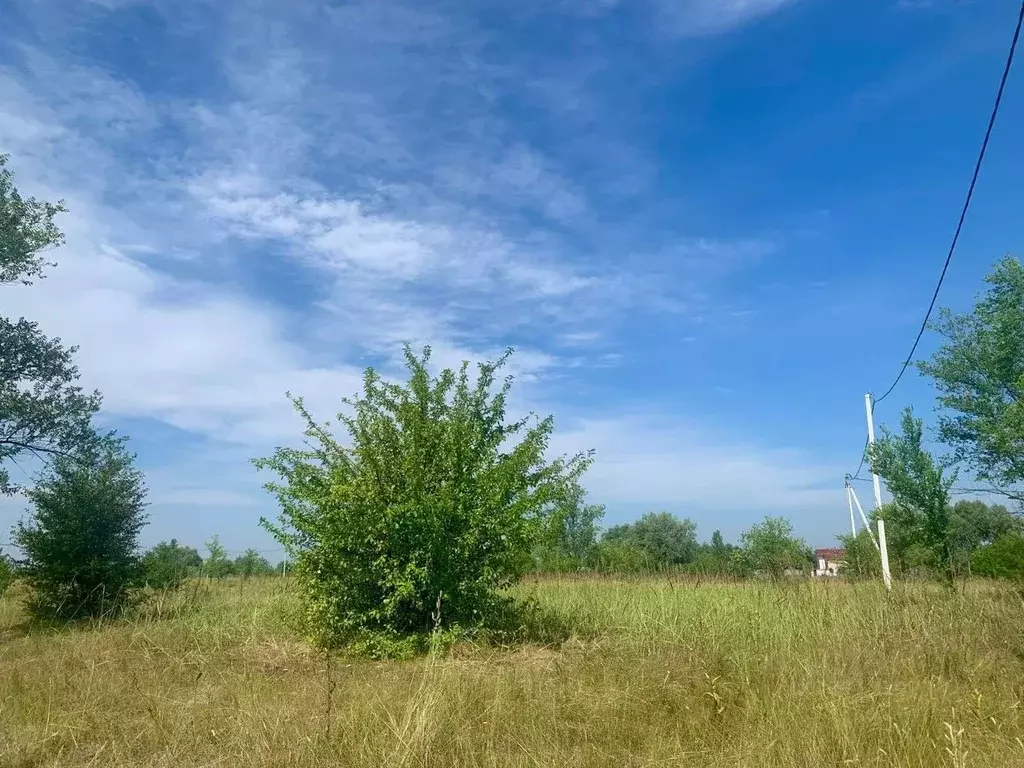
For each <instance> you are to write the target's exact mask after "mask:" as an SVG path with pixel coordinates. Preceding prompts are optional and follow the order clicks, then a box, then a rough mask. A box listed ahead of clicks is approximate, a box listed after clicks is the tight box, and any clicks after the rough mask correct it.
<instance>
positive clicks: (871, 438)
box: [864, 392, 892, 589]
mask: <svg viewBox="0 0 1024 768" xmlns="http://www.w3.org/2000/svg"><path fill="white" fill-rule="evenodd" d="M864 411H865V412H866V413H867V417H868V449H869V450H870V449H871V448H872V447H874V445H875V418H874V413H873V411H874V404H873V403H872V402H871V393H870V392H869V393H868V394H866V395H864ZM872 464H873V463H872ZM871 481H872V483H873V484H874V486H875V511H876V512H877V511H878V510H879V509H881V508H882V485H881V482H880V481H879V479H878V474H877V473H876V472H875V468H874V466H873V465H872V467H871ZM878 552H879V554H880V555H881V557H882V581H883V582H884V583H885V588H886V589H892V574H890V573H889V550H888V548H887V547H886V545H885V521H884V520H883V519H882V518H881V516H879V518H878Z"/></svg>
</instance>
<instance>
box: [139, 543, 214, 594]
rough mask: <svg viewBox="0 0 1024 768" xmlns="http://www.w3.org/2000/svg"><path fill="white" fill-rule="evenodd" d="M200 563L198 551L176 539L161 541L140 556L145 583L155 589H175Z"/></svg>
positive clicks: (201, 560) (197, 569) (201, 561)
mask: <svg viewBox="0 0 1024 768" xmlns="http://www.w3.org/2000/svg"><path fill="white" fill-rule="evenodd" d="M202 565H203V558H201V557H200V556H199V553H198V552H197V551H196V550H195V549H194V548H192V547H183V546H181V545H179V544H178V540H177V539H171V540H170V541H161V542H160V543H159V544H157V545H156V546H155V547H153V548H152V549H151V550H149V551H148V552H147V553H146V554H145V555H144V556H143V558H142V566H143V569H144V570H145V573H146V584H147V585H148V586H150V587H155V588H156V589H177V588H178V587H180V586H181V585H182V584H183V583H184V582H185V579H187V578H188V577H189V576H190V575H192V574H194V573H197V572H198V571H199V569H200V568H201V567H202Z"/></svg>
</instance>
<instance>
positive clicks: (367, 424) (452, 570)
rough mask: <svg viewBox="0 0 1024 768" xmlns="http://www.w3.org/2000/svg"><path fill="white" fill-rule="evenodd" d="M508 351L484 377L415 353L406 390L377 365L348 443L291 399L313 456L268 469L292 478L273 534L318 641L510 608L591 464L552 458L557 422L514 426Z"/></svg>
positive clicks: (285, 459)
mask: <svg viewBox="0 0 1024 768" xmlns="http://www.w3.org/2000/svg"><path fill="white" fill-rule="evenodd" d="M508 355H509V353H506V354H505V355H504V356H502V357H501V358H499V359H498V360H497V361H495V362H490V363H485V364H481V365H479V366H478V368H477V371H476V377H475V381H474V379H473V378H472V377H471V376H470V372H469V364H468V363H463V365H462V366H461V368H460V369H459V370H458V371H457V372H456V371H453V370H451V369H446V370H444V371H442V372H441V373H440V374H438V375H437V376H433V375H431V373H430V371H429V370H428V363H429V358H430V350H429V348H427V349H425V350H424V352H423V354H422V355H421V356H417V355H415V354H413V352H412V350H411V349H409V348H408V347H406V350H405V362H406V367H407V369H408V381H407V383H406V384H404V385H402V384H397V383H393V382H390V381H387V380H385V379H383V378H382V377H381V376H380V375H379V374H378V373H377V372H376V371H375V370H373V369H372V368H371V369H368V370H367V371H366V373H365V375H364V377H363V392H362V394H361V395H359V396H357V397H356V398H354V399H345V400H344V403H345V404H346V405H347V406H348V408H349V411H348V412H347V413H342V414H340V415H339V417H338V418H339V420H340V422H341V424H342V425H343V426H344V427H345V429H346V431H347V432H348V438H349V440H350V445H345V444H343V443H342V442H341V441H340V440H339V439H338V438H336V437H335V436H334V435H333V434H331V432H330V431H329V430H328V428H326V427H325V426H322V425H320V424H318V423H317V422H316V421H315V420H314V419H313V417H312V416H311V415H310V414H309V413H308V411H307V410H306V408H305V406H304V405H303V403H302V401H301V400H300V399H295V400H294V401H293V402H294V404H295V407H296V409H297V410H298V412H299V414H300V415H301V416H302V418H303V419H304V421H305V422H306V437H307V440H308V442H309V447H308V448H307V449H305V450H296V449H288V448H282V449H279V450H278V451H277V452H276V453H275V454H274V455H273V456H271V457H270V458H267V459H262V460H258V461H257V462H256V464H257V466H259V467H261V468H265V469H269V470H271V471H273V472H275V473H276V474H277V475H278V476H279V477H280V478H281V481H280V482H271V483H269V484H268V485H267V488H268V489H269V490H270V491H271V492H272V493H274V494H275V495H276V496H277V498H278V501H279V502H280V504H281V508H282V515H281V518H280V521H279V523H277V524H274V523H271V522H269V521H264V524H265V526H266V527H267V528H268V530H270V531H271V533H272V534H273V535H274V536H276V537H277V539H278V540H279V541H280V542H281V543H282V544H283V545H284V546H285V547H286V548H288V550H289V554H290V555H291V556H292V557H293V558H294V560H295V562H296V576H297V578H298V580H299V583H300V585H301V586H302V588H303V593H304V596H305V598H306V609H307V620H308V628H309V630H310V632H311V633H312V634H313V636H314V637H315V638H316V639H317V640H319V641H321V642H324V643H333V642H338V641H341V640H343V639H345V638H352V637H358V636H363V637H365V636H366V635H367V633H370V634H374V633H383V634H385V635H387V634H391V635H396V634H398V635H402V634H404V635H406V636H412V635H416V634H420V635H422V633H424V632H427V631H429V630H431V629H432V628H434V627H452V626H475V625H479V624H481V622H484V621H486V619H487V618H488V616H489V615H493V614H495V612H496V611H498V609H499V608H500V607H501V606H502V605H504V604H505V603H506V601H505V600H504V599H503V598H502V597H501V595H500V594H499V592H500V590H501V589H502V588H504V587H506V586H508V585H510V584H512V583H514V582H515V580H516V579H517V578H518V577H519V576H520V575H521V574H522V573H524V572H525V570H526V569H527V568H528V567H529V566H530V564H531V562H532V554H533V551H534V548H535V547H536V546H537V545H538V544H540V543H541V542H542V540H543V536H544V534H545V532H546V531H547V530H549V522H550V519H551V516H552V515H553V514H554V512H555V509H556V508H557V507H558V505H559V503H560V502H561V501H563V500H564V498H565V493H566V489H567V487H569V486H570V485H571V484H573V483H575V482H576V481H577V479H578V478H579V476H580V474H581V473H582V472H583V471H584V470H585V469H586V467H587V466H588V464H589V462H590V459H589V456H588V455H585V454H578V455H575V456H572V457H560V458H555V459H548V458H546V456H545V454H546V450H547V446H548V440H549V437H550V435H551V432H552V429H553V427H554V422H553V420H552V418H551V417H546V418H543V419H535V417H533V416H524V417H523V418H520V419H517V420H512V421H510V420H508V419H507V416H506V401H507V397H508V393H509V391H510V388H511V386H512V378H511V377H506V378H505V380H504V383H503V385H501V386H498V387H495V378H496V376H497V374H498V372H499V371H500V370H501V368H502V367H503V366H504V364H505V362H506V361H507V359H508Z"/></svg>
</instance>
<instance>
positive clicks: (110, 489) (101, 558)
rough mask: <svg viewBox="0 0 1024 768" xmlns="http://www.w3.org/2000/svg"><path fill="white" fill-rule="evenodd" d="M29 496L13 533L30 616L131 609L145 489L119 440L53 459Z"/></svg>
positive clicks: (139, 571)
mask: <svg viewBox="0 0 1024 768" xmlns="http://www.w3.org/2000/svg"><path fill="white" fill-rule="evenodd" d="M27 496H28V499H29V501H30V502H31V504H32V516H31V519H30V520H29V521H28V522H25V521H22V522H20V523H19V524H18V525H17V526H16V527H15V529H14V543H15V545H16V546H17V547H18V548H19V549H21V550H22V552H24V554H25V565H24V568H23V570H22V573H23V574H24V576H25V579H26V581H27V582H28V583H29V585H30V586H31V587H32V597H31V599H30V601H29V609H30V610H31V612H32V613H33V614H35V615H36V616H39V617H43V618H54V619H71V618H79V617H87V616H99V615H103V614H105V613H108V612H111V611H115V610H117V609H119V608H121V607H123V606H124V605H126V604H127V603H128V602H130V598H131V595H132V592H133V591H134V590H135V589H136V588H137V587H140V586H141V585H142V583H143V575H144V574H143V568H142V561H141V558H140V557H139V553H138V536H139V531H140V530H141V529H142V527H143V525H145V522H146V517H145V506H146V502H145V498H146V487H145V485H144V483H143V478H142V473H141V472H139V470H138V469H136V468H135V457H134V456H133V455H132V454H130V453H128V452H127V450H126V448H125V441H124V439H123V438H118V437H115V436H114V435H105V436H97V437H96V438H95V439H94V440H92V441H90V442H89V443H85V444H83V445H81V446H79V448H78V450H77V451H76V452H75V454H74V455H69V456H56V457H54V459H53V460H52V462H51V463H50V465H49V467H48V468H47V470H46V471H45V472H44V473H43V475H42V476H41V477H40V479H39V481H38V482H37V483H36V485H35V486H34V487H33V488H31V489H29V490H28V491H27Z"/></svg>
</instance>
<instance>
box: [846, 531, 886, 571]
mask: <svg viewBox="0 0 1024 768" xmlns="http://www.w3.org/2000/svg"><path fill="white" fill-rule="evenodd" d="M838 538H839V543H840V544H842V545H843V549H845V550H846V554H845V555H844V557H843V562H842V565H841V566H840V568H839V573H841V574H842V575H843V576H847V577H855V578H875V577H878V576H881V575H882V556H881V555H880V554H879V552H878V547H877V546H876V545H875V540H874V539H873V538H872V536H871V533H869V532H868V531H867V529H865V528H861V529H859V530H858V531H857V534H856V535H853V534H850V533H847V534H843V535H840V536H839V537H838Z"/></svg>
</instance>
